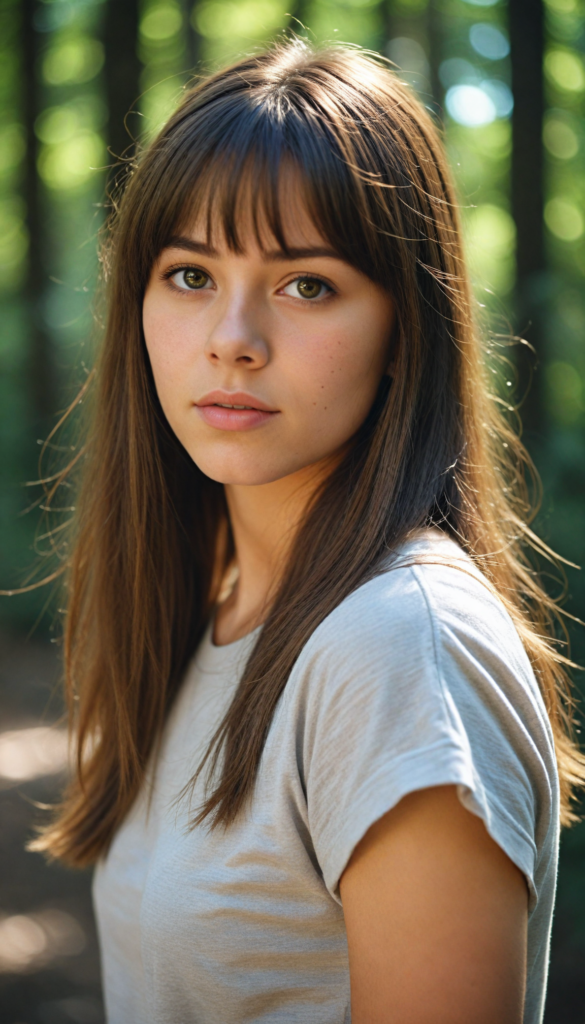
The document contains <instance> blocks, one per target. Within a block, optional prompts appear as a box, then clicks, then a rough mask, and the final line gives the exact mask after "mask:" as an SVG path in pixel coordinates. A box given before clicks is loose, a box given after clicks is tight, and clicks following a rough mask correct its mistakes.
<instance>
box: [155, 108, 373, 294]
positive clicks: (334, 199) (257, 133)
mask: <svg viewBox="0 0 585 1024" xmlns="http://www.w3.org/2000/svg"><path fill="white" fill-rule="evenodd" d="M234 107H235V109H234V111H233V122H232V124H230V126H229V128H228V130H227V131H225V133H224V130H222V132H221V135H220V137H219V138H217V139H216V138H214V137H213V133H212V132H210V131H209V128H211V127H212V126H213V124H214V122H215V120H216V118H215V117H214V111H213V109H212V108H211V109H210V108H205V109H204V111H203V112H202V117H201V123H196V122H199V118H193V123H192V125H191V131H192V133H193V137H194V140H196V146H194V151H193V153H192V154H190V155H189V156H187V154H186V153H185V151H184V149H183V148H182V147H179V148H178V149H177V150H176V151H175V152H173V153H169V165H168V167H167V173H168V174H169V175H170V177H172V178H174V180H175V184H176V186H177V188H176V191H175V195H174V199H173V204H172V208H169V205H168V203H165V205H164V206H163V205H162V204H160V212H159V217H160V219H159V223H158V224H157V225H154V224H153V228H154V232H153V245H152V252H153V254H155V255H153V258H156V255H158V253H160V251H161V250H162V249H163V248H165V247H166V246H168V245H169V244H171V243H172V240H173V238H175V237H176V236H177V235H183V234H185V233H186V232H188V231H189V230H190V229H193V227H194V225H197V228H198V230H200V231H202V232H203V234H204V240H205V241H206V242H207V244H209V245H212V244H213V242H214V240H217V239H218V236H219V237H221V238H223V240H224V241H225V243H226V245H227V246H228V248H229V249H230V250H231V251H232V252H235V253H238V254H243V253H244V251H245V242H244V236H247V237H250V236H251V237H253V238H254V240H255V241H256V243H257V245H258V247H259V249H260V250H261V251H262V252H266V251H267V250H269V249H273V248H274V242H276V245H277V246H278V248H279V249H280V250H281V251H282V252H283V253H284V254H285V255H291V253H290V249H289V242H288V239H287V237H286V230H285V223H286V222H287V220H288V221H289V222H290V217H289V216H288V215H287V208H288V207H289V206H290V205H291V204H292V202H293V200H296V201H298V200H299V199H300V200H301V203H302V205H303V206H304V208H305V211H306V213H307V214H308V217H309V219H310V221H311V222H312V223H313V224H314V226H315V227H316V228H317V230H318V231H319V233H320V234H321V236H322V237H323V239H324V241H325V242H326V243H327V244H328V245H329V246H330V247H331V248H332V249H333V250H334V251H335V252H336V253H337V255H338V256H339V257H340V259H342V260H344V261H345V262H347V263H348V264H350V265H352V266H354V267H356V268H358V269H359V270H360V271H361V272H362V273H365V274H366V275H367V276H368V277H370V278H371V279H372V280H374V281H376V282H377V283H382V284H383V285H384V286H386V287H387V286H389V284H390V282H389V279H388V278H389V276H388V273H387V267H388V253H387V252H384V249H385V248H387V246H384V245H383V242H384V231H383V229H382V230H381V229H380V226H378V225H375V224H374V223H373V221H372V218H371V211H367V214H368V215H366V216H364V213H366V210H365V207H366V206H367V197H366V195H365V189H366V188H367V185H366V184H365V182H364V180H363V178H362V177H361V175H360V172H359V169H358V168H356V167H355V166H353V165H352V164H351V163H350V162H349V161H348V159H347V154H346V153H344V152H343V149H342V146H341V145H340V143H339V140H338V139H336V137H335V135H334V134H333V133H332V131H331V129H330V126H329V128H328V130H325V126H324V125H323V124H321V123H320V121H319V119H317V118H315V117H313V118H312V119H311V118H310V117H309V116H308V114H309V111H307V110H304V111H302V110H298V109H295V108H294V107H292V106H291V107H289V109H288V110H287V112H286V115H284V114H282V112H280V113H278V112H277V111H275V110H274V109H273V108H272V106H271V105H270V104H268V103H261V104H257V105H255V106H251V105H250V104H249V103H248V102H247V100H246V97H245V96H244V95H242V96H240V97H239V102H238V103H237V104H234ZM242 107H243V108H244V109H242ZM202 139H203V140H205V141H204V143H203V145H202V144H201V140H202ZM173 165H174V166H173Z"/></svg>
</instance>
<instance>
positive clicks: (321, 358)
mask: <svg viewBox="0 0 585 1024" xmlns="http://www.w3.org/2000/svg"><path fill="white" fill-rule="evenodd" d="M288 194H289V195H290V196H292V199H291V201H290V203H289V207H288V209H289V213H290V216H289V220H288V223H285V233H286V237H287V241H288V243H289V245H290V246H291V248H294V249H298V250H307V249H310V248H313V249H314V248H315V247H317V248H318V249H321V250H323V247H324V246H326V243H325V242H324V240H323V238H321V236H320V235H319V233H318V231H317V230H316V229H315V227H314V225H313V224H312V223H311V221H310V220H309V218H308V216H307V214H306V213H305V211H304V208H303V206H302V203H301V201H300V199H299V198H298V197H297V198H296V199H295V198H294V190H290V191H289V193H288ZM242 237H243V238H244V240H245V241H246V242H247V244H246V246H245V251H244V253H243V254H235V253H233V252H230V251H229V249H228V248H227V247H226V245H225V242H224V240H223V239H222V237H221V236H219V237H214V238H212V239H211V245H212V247H213V248H212V249H211V250H210V249H209V248H207V249H205V247H204V242H205V241H206V239H205V234H204V232H203V230H202V228H201V225H198V224H194V225H193V226H192V227H191V229H189V230H188V231H185V232H184V233H183V240H182V242H178V241H176V242H175V243H174V244H173V245H172V246H171V247H169V248H167V249H165V250H164V251H163V252H162V253H161V254H160V257H159V259H158V261H157V263H156V265H155V266H154V267H153V270H152V274H151V277H150V281H149V284H148V287H147V290H146V295H145V299H144V309H143V324H144V334H145V340H146V346H147V349H148V354H149V357H150V361H151V365H152V370H153V374H154V379H155V383H156V387H157V392H158V395H159V398H160V401H161V405H162V408H163V411H164V413H165V415H166V417H167V419H168V421H169V423H170V425H171V427H172V429H173V430H174V432H175V434H176V435H177V437H178V438H179V440H180V441H181V443H182V444H183V445H184V447H185V448H186V450H187V451H188V452H189V454H190V455H191V457H192V458H193V460H194V461H195V462H196V463H197V465H198V466H199V467H200V468H201V469H202V471H203V472H204V473H206V474H207V475H208V476H210V477H211V478H213V479H214V480H217V481H219V482H221V483H223V484H224V486H225V491H226V497H227V502H228V509H229V514H230V519H231V526H232V530H233V535H234V540H235V546H236V554H237V563H238V569H239V578H238V581H237V584H236V586H235V588H234V590H233V591H232V593H231V595H230V596H229V597H228V598H227V599H226V600H225V601H224V602H223V604H221V605H220V607H219V609H218V611H217V615H216V618H215V626H214V640H215V642H216V643H218V644H226V643H230V642H232V641H234V640H236V639H238V638H239V637H240V636H243V635H245V634H246V633H247V632H249V631H250V630H251V629H252V628H253V627H254V626H255V625H257V624H258V623H260V622H262V618H263V615H264V612H265V609H266V606H267V602H268V601H269V598H270V594H271V591H272V589H273V588H274V586H275V582H276V581H277V580H278V575H279V572H280V570H281V567H282V565H283V563H284V559H285V556H286V552H287V547H288V544H289V542H290V539H291V537H292V536H293V535H294V531H295V528H296V527H297V525H298V523H299V520H300V518H301V516H302V514H303V510H304V508H305V507H306V503H307V501H308V499H309V498H310V496H311V494H312V493H313V491H314V489H315V487H316V486H317V485H318V483H319V482H320V481H321V479H322V478H323V476H324V474H327V473H328V472H329V471H330V470H331V468H332V467H333V466H334V464H335V462H336V460H338V459H339V458H340V457H341V455H342V454H343V452H344V450H345V448H346V446H347V444H348V443H349V442H350V440H351V438H352V436H353V435H354V434H355V432H356V431H357V429H358V428H359V427H360V426H361V424H362V423H363V421H364V419H365V417H366V416H367V413H368V412H369V410H370V408H371V405H372V403H373V401H374V398H375V395H376V391H377V389H378V386H379V383H380V380H381V378H382V376H383V374H384V373H387V372H390V373H391V372H392V362H391V359H392V327H393V322H394V306H393V301H392V298H391V296H390V295H389V294H388V293H387V292H386V291H385V290H384V289H382V288H381V287H379V286H377V285H375V284H373V283H372V282H371V281H370V280H369V279H368V278H367V277H365V276H364V275H363V274H361V273H360V271H358V270H356V269H355V268H353V267H351V266H349V265H348V264H347V263H345V262H343V261H342V260H340V259H338V258H337V257H336V256H335V254H331V253H329V254H327V253H325V252H323V251H321V252H320V253H315V252H313V254H311V255H309V254H307V253H306V252H305V253H303V254H300V253H297V254H296V258H289V257H287V258H286V259H284V258H283V254H282V253H278V250H277V246H276V243H275V242H274V240H273V239H271V238H267V239H266V240H263V245H262V248H260V247H259V245H258V243H257V241H256V239H255V237H254V233H253V231H252V230H251V229H250V230H248V231H242ZM193 247H196V248H197V250H198V251H193ZM293 255H294V254H293ZM186 274H190V276H189V277H187V276H185V275H186ZM299 278H304V279H305V281H306V280H309V282H310V281H314V279H315V278H318V279H321V280H322V281H323V282H324V286H323V287H319V286H317V287H315V286H314V285H309V287H308V291H309V293H314V294H315V296H316V297H315V298H313V299H310V298H307V297H303V295H302V294H300V288H299V283H298V282H299ZM188 281H191V283H192V284H193V282H196V283H198V284H199V285H201V287H199V288H193V287H191V288H189V287H188ZM306 289H307V286H306V283H305V291H306ZM218 388H220V389H223V390H224V391H226V392H229V393H233V392H236V391H245V392H247V393H248V394H250V395H252V396H254V398H256V399H260V400H261V401H262V402H263V403H265V405H266V406H267V407H268V408H269V409H271V410H276V412H275V414H274V415H272V416H268V417H267V418H265V419H264V421H263V422H262V423H261V424H260V425H257V426H255V427H254V428H253V429H247V430H240V429H237V430H221V429H219V428H218V427H217V426H214V425H212V424H210V423H209V422H208V421H207V420H206V418H205V415H204V414H202V412H201V409H200V408H199V407H198V405H197V403H198V402H199V403H200V402H201V400H202V399H203V398H205V396H206V395H207V394H209V392H211V391H213V390H214V389H218ZM341 896H342V900H343V908H344V913H345V918H346V925H347V935H348V945H349V963H350V981H351V993H352V1021H353V1024H459V1022H460V1024H471V1022H473V1024H520V1022H521V1020H522V1003H523V993H524V978H525V960H526V920H527V894H526V885H525V882H524V879H523V876H522V875H521V873H520V872H519V870H518V869H517V868H516V867H515V866H514V865H513V864H512V862H511V861H510V860H509V859H508V858H507V856H506V855H505V854H504V853H503V852H502V850H501V849H500V848H499V847H498V846H497V845H496V843H495V842H494V841H493V840H492V839H491V838H490V837H489V836H488V833H487V832H486V830H485V828H484V826H483V823H482V822H481V821H480V820H479V819H478V818H477V817H475V816H474V815H473V814H471V813H470V812H469V811H467V810H466V809H464V808H463V806H462V805H461V803H460V802H459V800H458V797H457V795H456V793H455V790H454V788H453V787H439V788H435V789H428V790H424V791H422V792H420V793H414V794H411V795H410V796H407V797H405V798H404V799H403V800H402V801H401V802H400V803H399V804H398V806H397V807H395V808H394V809H393V810H392V811H390V812H389V813H388V814H387V815H386V816H385V817H384V818H382V819H381V820H380V821H379V822H377V823H375V824H374V825H373V826H372V828H370V830H369V831H368V833H367V834H366V836H365V837H364V839H363V840H362V842H361V843H360V845H359V846H358V848H357V849H356V851H355V852H354V855H353V857H352V859H351V861H350V864H349V865H348V867H347V869H346V871H345V873H344V875H343V877H342V879H341Z"/></svg>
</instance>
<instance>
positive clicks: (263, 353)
mask: <svg viewBox="0 0 585 1024" xmlns="http://www.w3.org/2000/svg"><path fill="white" fill-rule="evenodd" d="M218 313H219V315H218V319H217V320H216V322H215V324H214V325H213V328H212V330H211V333H210V334H209V336H208V339H207V342H206V345H205V354H206V356H207V358H208V359H209V361H210V362H212V363H215V364H219V363H224V364H226V365H228V366H238V367H246V368H247V369H250V370H255V369H260V368H261V367H262V366H265V365H266V363H267V362H268V358H269V350H268V345H267V342H266V338H265V337H264V333H263V331H262V330H261V327H260V322H259V321H260V317H259V313H258V309H257V304H256V303H255V302H254V301H253V300H252V298H251V297H247V296H245V295H243V294H240V295H233V296H231V297H230V298H229V299H226V302H225V305H224V306H223V308H221V309H219V310H218Z"/></svg>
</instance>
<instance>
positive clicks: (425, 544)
mask: <svg viewBox="0 0 585 1024" xmlns="http://www.w3.org/2000/svg"><path fill="white" fill-rule="evenodd" d="M294 675H295V677H296V682H297V684H298V685H295V686H294V687H293V689H294V690H295V691H296V695H297V700H299V699H300V700H301V702H302V704H303V705H304V706H305V708H306V709H307V710H308V711H309V719H311V720H313V721H314V723H315V724H317V723H318V722H319V721H320V720H330V719H331V717H332V716H336V717H339V718H340V719H346V718H347V716H350V717H351V716H356V718H360V719H363V720H364V721H365V720H366V719H368V718H369V717H370V718H371V716H377V717H379V716H383V717H385V716H386V715H389V716H390V717H391V719H392V722H393V729H394V728H397V727H398V728H402V726H401V725H400V723H403V725H404V724H405V723H407V724H408V730H407V731H411V726H412V723H418V724H417V728H418V729H419V735H422V734H423V733H427V732H428V733H429V736H430V733H431V732H432V731H433V730H438V731H439V732H440V733H441V734H442V735H447V734H448V735H450V736H454V735H456V734H457V735H458V736H459V737H461V735H462V733H467V732H468V729H467V726H469V727H470V729H471V730H472V731H473V733H474V735H476V726H477V723H478V722H480V721H481V722H482V723H483V726H482V728H483V729H484V732H486V734H487V732H491V731H492V729H493V730H496V731H498V732H500V733H501V732H502V731H503V732H504V733H506V734H507V735H508V736H511V735H512V734H514V735H515V737H516V740H515V742H516V741H518V739H519V735H520V734H522V736H523V742H525V741H527V742H528V737H529V736H531V737H532V738H533V739H536V742H537V746H539V747H540V748H541V749H543V748H544V749H547V750H548V751H549V753H550V749H552V736H551V733H550V725H549V721H548V716H547V713H546V709H545V706H544V702H543V699H542V695H541V693H540V690H539V687H538V684H537V682H536V679H535V676H534V673H533V670H532V666H531V664H530V660H529V658H528V656H527V654H526V651H525V649H524V647H523V645H522V642H521V640H520V637H519V635H518V632H517V630H516V627H515V625H514V623H513V621H512V619H511V617H510V615H509V614H508V612H507V610H506V608H505V607H504V605H503V603H502V601H501V600H500V599H499V597H498V595H497V594H496V593H495V591H494V590H493V588H492V587H491V586H490V584H489V583H488V581H487V580H486V579H485V578H484V577H483V576H482V574H481V572H480V571H479V570H478V568H477V567H476V566H475V564H474V563H473V561H472V560H471V559H470V558H469V556H467V555H466V554H465V553H464V552H463V550H462V549H461V548H460V547H459V546H458V545H457V544H456V543H455V542H454V541H452V540H450V539H449V538H447V537H445V536H443V535H441V534H440V533H439V532H438V531H435V530H433V531H425V532H424V533H422V532H421V534H419V535H418V536H417V537H415V538H414V539H412V540H411V541H410V542H408V543H407V544H405V545H404V546H403V547H402V548H401V549H400V551H398V552H397V553H396V555H395V556H393V557H392V558H391V559H390V560H389V564H388V566H387V567H385V568H384V570H383V571H382V572H381V573H380V574H379V575H377V576H376V577H375V578H374V579H372V580H370V581H368V582H367V583H365V584H364V585H363V586H361V587H360V588H359V589H358V590H356V591H355V592H354V593H353V594H351V595H349V597H347V598H346V599H345V600H344V601H343V602H342V603H341V604H340V605H339V606H338V607H337V608H336V609H335V610H334V611H333V612H332V613H331V614H330V615H329V616H328V617H327V618H326V619H325V620H324V621H323V622H322V623H321V625H320V626H319V627H318V628H317V629H316V630H315V632H314V633H313V635H312V637H311V638H310V640H309V642H308V643H307V645H306V646H305V648H304V650H303V651H302V653H301V655H300V657H299V659H298V662H297V665H296V667H295V671H294ZM423 722H424V728H423ZM488 722H489V723H490V728H489V729H488V728H487V724H488ZM476 741H477V735H476Z"/></svg>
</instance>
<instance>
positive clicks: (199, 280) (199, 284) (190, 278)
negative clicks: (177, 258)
mask: <svg viewBox="0 0 585 1024" xmlns="http://www.w3.org/2000/svg"><path fill="white" fill-rule="evenodd" d="M180 276H181V277H182V278H183V282H184V284H185V285H186V286H187V288H205V285H206V284H207V282H208V281H209V276H208V275H207V274H205V273H204V272H203V271H202V270H197V269H196V268H195V267H192V268H190V269H189V270H183V271H181V275H180Z"/></svg>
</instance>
